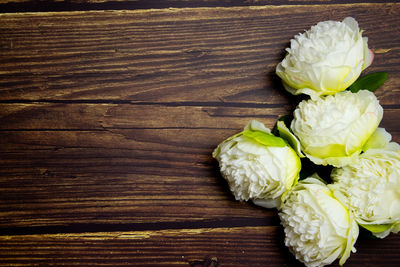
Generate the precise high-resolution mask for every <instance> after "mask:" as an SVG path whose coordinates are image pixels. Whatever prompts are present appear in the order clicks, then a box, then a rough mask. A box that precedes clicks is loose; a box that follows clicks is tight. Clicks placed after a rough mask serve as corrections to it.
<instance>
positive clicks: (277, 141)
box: [242, 131, 287, 147]
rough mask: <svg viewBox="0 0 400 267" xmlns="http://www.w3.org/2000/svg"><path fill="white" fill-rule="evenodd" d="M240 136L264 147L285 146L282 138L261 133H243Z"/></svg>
mask: <svg viewBox="0 0 400 267" xmlns="http://www.w3.org/2000/svg"><path fill="white" fill-rule="evenodd" d="M242 134H243V136H245V137H247V138H249V139H251V140H253V141H255V142H257V143H259V144H262V145H264V146H276V147H285V146H286V145H287V144H286V142H285V141H284V140H283V139H282V138H280V137H277V136H275V135H273V134H268V133H265V132H261V131H244V132H242Z"/></svg>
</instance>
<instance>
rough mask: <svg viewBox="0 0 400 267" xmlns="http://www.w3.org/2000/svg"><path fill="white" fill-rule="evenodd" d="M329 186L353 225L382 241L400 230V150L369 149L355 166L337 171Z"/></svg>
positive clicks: (390, 147)
mask: <svg viewBox="0 0 400 267" xmlns="http://www.w3.org/2000/svg"><path fill="white" fill-rule="evenodd" d="M331 177H332V180H333V181H334V183H333V184H332V185H329V186H330V188H331V189H332V190H333V192H334V194H335V196H336V197H337V198H338V199H339V200H340V201H341V202H342V203H343V204H344V205H346V206H347V207H348V208H349V209H350V210H351V211H352V212H353V213H354V216H355V218H356V221H357V222H358V223H359V224H360V225H361V226H363V227H364V228H366V229H368V230H370V231H371V232H372V233H373V234H374V235H375V236H377V237H380V238H384V237H386V236H387V235H388V234H389V233H390V232H394V233H397V232H399V230H400V150H399V147H398V145H397V146H393V145H386V146H385V148H384V149H379V148H375V149H368V150H367V151H366V152H365V153H363V154H361V155H360V157H359V160H357V161H356V162H355V163H354V164H352V165H349V166H346V167H342V168H336V169H334V170H333V171H332V174H331Z"/></svg>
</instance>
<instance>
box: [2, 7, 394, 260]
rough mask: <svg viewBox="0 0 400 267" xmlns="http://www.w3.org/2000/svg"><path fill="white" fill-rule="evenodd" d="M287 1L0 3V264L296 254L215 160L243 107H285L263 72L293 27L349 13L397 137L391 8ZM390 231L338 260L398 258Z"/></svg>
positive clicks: (274, 222)
mask: <svg viewBox="0 0 400 267" xmlns="http://www.w3.org/2000/svg"><path fill="white" fill-rule="evenodd" d="M357 2H360V1H352V3H357ZM365 2H372V1H365ZM48 3H50V2H41V3H40V5H41V4H43V6H42V7H38V8H43V7H44V5H46V4H48ZM54 3H55V4H54V5H53V6H52V4H50V6H49V7H48V8H47V9H46V10H52V8H54V7H57V8H60V9H58V10H71V9H74V10H88V9H99V8H101V9H103V8H104V7H114V9H121V8H122V7H126V6H128V7H129V8H128V9H136V8H148V7H145V5H153V4H154V5H155V1H147V4H146V3H145V2H144V1H140V0H138V1H121V2H120V1H111V2H110V1H74V3H72V5H70V6H69V7H67V5H69V4H71V3H70V2H66V1H60V2H58V1H57V2H54ZM299 3H303V1H273V2H272V1H269V0H265V1H263V0H262V1H237V2H235V3H233V1H218V2H217V1H214V0H211V1H190V2H189V1H184V0H182V1H178V0H176V1H175V0H166V1H164V2H163V3H161V4H160V3H157V5H155V6H154V8H163V5H164V4H165V5H171V6H174V5H175V7H182V6H180V5H193V6H196V7H201V8H188V9H160V10H137V11H101V12H60V13H51V12H49V13H16V14H0V36H1V37H0V265H14V266H23V265H81V266H88V265H96V264H97V265H110V266H119V265H130V266H132V265H136V266H146V265H148V266H155V265H159V266H174V265H177V266H179V265H185V266H192V267H195V266H196V267H197V266H213V265H212V264H214V265H215V264H217V262H218V264H219V265H218V266H266V265H267V266H282V265H286V266H296V265H299V264H298V262H297V261H296V260H295V259H294V257H293V256H291V254H290V253H289V252H288V250H287V249H286V248H285V247H284V245H283V236H282V229H281V228H280V227H279V226H278V225H279V218H278V217H277V211H276V210H273V209H270V210H267V209H261V208H258V207H256V206H254V205H252V204H250V203H240V202H237V201H235V200H234V198H233V196H232V195H231V194H230V192H229V189H228V187H227V185H226V183H225V182H224V180H223V179H222V178H221V177H220V175H219V173H218V168H217V163H216V162H215V161H214V160H213V159H212V158H211V152H212V150H213V149H214V148H215V146H216V145H217V144H218V143H219V142H221V141H222V140H223V139H225V138H226V137H228V136H230V135H232V134H234V133H236V132H238V131H239V130H241V129H242V127H243V126H244V125H245V124H246V123H247V122H248V121H249V120H250V119H253V118H256V119H258V120H260V121H262V122H264V123H265V124H266V125H267V126H268V127H272V126H273V125H274V123H275V122H276V119H277V118H278V117H280V116H281V115H285V114H287V113H289V112H290V111H291V110H292V109H293V108H294V105H295V104H296V103H297V102H296V101H297V100H298V99H295V98H293V97H292V96H290V95H289V94H288V93H286V92H285V91H284V90H283V88H282V86H281V83H280V81H279V79H278V78H277V77H276V75H275V74H274V69H275V66H276V64H277V63H278V62H279V61H280V60H281V59H282V57H283V55H284V48H285V47H286V46H287V45H288V42H289V39H290V38H292V37H293V35H294V34H297V33H298V32H301V31H302V30H304V29H307V28H309V27H310V26H311V25H313V24H315V23H316V22H318V21H322V20H326V19H335V20H341V19H343V18H344V17H346V16H353V17H355V18H356V19H357V20H358V21H359V23H360V27H361V28H362V29H364V30H365V33H364V35H365V36H368V37H369V45H370V47H371V48H372V50H374V51H375V53H376V57H375V61H374V62H373V65H372V66H371V67H369V68H368V69H367V71H366V72H365V73H368V72H374V71H388V72H389V80H388V81H387V82H386V83H385V84H384V86H382V87H381V88H380V89H379V90H378V91H377V92H376V94H377V96H378V98H379V100H380V102H381V104H382V105H383V106H384V109H385V114H384V118H383V121H382V124H381V126H382V127H385V128H386V129H387V130H388V131H389V132H390V133H392V135H393V139H394V141H397V142H400V128H399V124H398V119H397V118H398V113H399V109H400V102H399V99H400V98H399V88H400V86H399V85H400V76H399V73H400V72H399V71H400V48H399V44H400V39H399V38H400V37H399V36H400V35H399V32H400V26H399V24H398V18H399V15H400V4H399V3H391V4H371V3H369V4H338V3H339V1H336V0H334V1H322V2H321V1H311V2H307V3H305V2H304V5H301V6H279V5H281V4H288V5H292V4H299ZM326 3H334V5H325V4H326ZM14 4H15V5H14ZM33 4H34V5H36V2H32V1H30V2H28V3H18V0H15V1H14V2H13V1H12V0H11V1H3V2H0V10H1V11H3V12H4V9H2V8H3V7H8V8H9V7H12V6H13V5H14V7H17V8H19V7H23V6H25V7H26V8H27V9H25V10H28V9H29V8H31V7H32V5H33ZM131 4H138V5H143V6H142V7H132V6H131ZM264 4H270V5H271V6H260V7H232V8H209V7H214V6H224V5H238V6H240V5H264ZM272 5H276V6H272ZM202 6H209V7H208V8H203V7H202ZM76 7H81V8H82V9H80V8H76ZM119 7H120V8H119ZM152 7H153V6H152ZM35 8H36V7H35ZM68 8H69V9H68ZM111 9H112V8H111ZM123 9H125V8H123ZM23 10H24V9H21V10H20V11H23ZM1 11H0V12H1ZM14 11H17V10H14ZM377 21H379V23H377ZM399 242H400V240H399V236H398V235H391V236H389V237H388V238H386V239H384V240H369V239H367V238H365V237H360V240H359V241H358V243H357V245H356V247H357V249H358V252H357V253H356V254H353V255H352V256H351V258H350V259H349V261H348V262H347V263H346V266H359V265H361V264H369V265H371V266H382V265H385V266H391V265H393V266H397V265H400V258H399V257H398V247H399V245H398V244H399ZM214 257H216V259H217V260H213V258H214ZM336 266H337V263H336Z"/></svg>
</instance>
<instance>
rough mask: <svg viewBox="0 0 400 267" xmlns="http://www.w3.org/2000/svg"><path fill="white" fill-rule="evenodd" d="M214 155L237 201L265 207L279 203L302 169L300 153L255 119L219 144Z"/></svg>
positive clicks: (275, 205)
mask: <svg viewBox="0 0 400 267" xmlns="http://www.w3.org/2000/svg"><path fill="white" fill-rule="evenodd" d="M213 157H214V158H215V159H217V160H218V162H219V166H220V171H221V174H222V176H223V177H224V178H225V179H226V180H227V182H228V184H229V187H230V190H231V191H232V193H233V195H234V196H235V198H236V200H245V201H247V200H249V199H251V200H252V201H253V202H254V203H255V204H257V205H260V206H263V207H277V206H278V205H279V203H280V197H281V195H282V194H283V193H284V192H285V191H287V190H289V189H290V188H292V186H293V185H294V184H295V183H296V182H297V180H298V177H299V172H300V168H301V163H300V159H299V157H298V156H297V154H296V152H295V151H294V150H293V149H292V148H291V147H290V146H289V145H287V143H286V142H285V141H284V140H283V139H282V138H280V137H276V136H274V135H273V134H271V132H270V130H269V129H268V128H266V127H265V126H264V124H262V123H260V122H258V121H255V120H253V121H251V122H250V123H249V124H248V125H247V126H246V128H245V129H244V131H243V132H241V133H239V134H236V135H234V136H232V137H230V138H228V139H227V140H225V141H223V142H222V143H221V144H219V145H218V147H217V148H216V149H215V150H214V152H213Z"/></svg>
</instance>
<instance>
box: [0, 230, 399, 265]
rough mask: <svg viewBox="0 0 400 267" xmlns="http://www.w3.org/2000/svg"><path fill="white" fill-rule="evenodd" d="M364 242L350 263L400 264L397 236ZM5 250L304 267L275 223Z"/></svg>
mask: <svg viewBox="0 0 400 267" xmlns="http://www.w3.org/2000/svg"><path fill="white" fill-rule="evenodd" d="M361 241H362V242H359V243H358V244H359V245H358V246H357V250H358V251H357V253H355V254H354V253H353V254H352V255H351V257H350V258H349V260H348V261H347V262H346V265H345V266H360V264H364V263H365V262H366V261H368V266H382V265H381V264H382V262H385V264H387V265H386V266H397V265H399V264H400V259H399V258H398V257H397V255H398V249H397V244H398V243H399V242H400V237H399V236H398V235H392V236H390V237H388V238H386V239H385V240H372V239H367V238H361ZM155 251H157V254H155V253H154V252H155ZM382 253H384V255H385V256H386V258H383V256H382ZM0 255H2V257H0V264H2V265H12V266H26V265H57V266H59V265H69V266H86V265H88V264H92V263H93V262H97V264H96V265H102V266H132V265H133V266H191V267H200V266H208V267H210V266H265V264H267V265H268V266H302V265H301V264H299V263H298V262H297V261H296V260H295V259H294V257H293V256H292V255H291V254H290V252H289V251H288V250H287V248H285V246H284V244H283V233H282V229H281V228H280V227H276V226H264V227H232V228H199V229H177V230H156V231H125V232H112V233H109V232H97V233H80V234H73V233H72V234H71V233H69V234H42V235H18V236H11V237H0ZM332 266H339V265H338V263H337V262H335V263H334V264H333V265H332Z"/></svg>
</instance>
